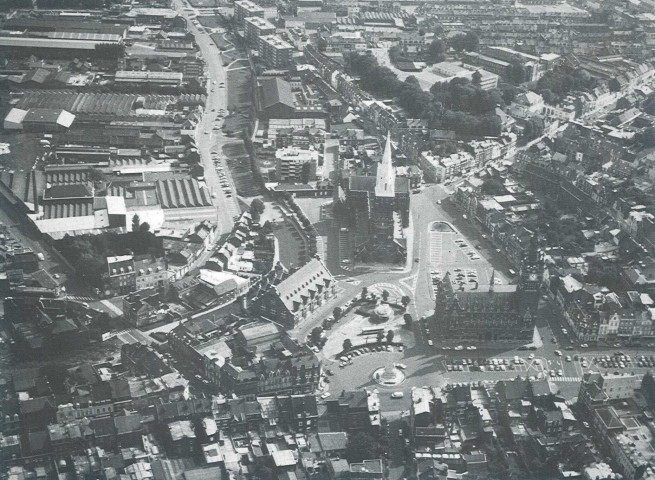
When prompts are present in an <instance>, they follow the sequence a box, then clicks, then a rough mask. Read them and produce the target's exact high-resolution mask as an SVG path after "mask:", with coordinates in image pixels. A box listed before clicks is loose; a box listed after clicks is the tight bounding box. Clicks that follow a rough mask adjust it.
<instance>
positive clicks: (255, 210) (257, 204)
mask: <svg viewBox="0 0 655 480" xmlns="http://www.w3.org/2000/svg"><path fill="white" fill-rule="evenodd" d="M264 208H265V207H264V202H262V201H261V200H260V199H259V198H255V199H253V201H252V202H250V208H249V209H248V211H249V212H250V215H252V219H253V221H254V222H259V219H260V218H261V216H262V213H264Z"/></svg>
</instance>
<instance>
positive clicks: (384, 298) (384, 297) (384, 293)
mask: <svg viewBox="0 0 655 480" xmlns="http://www.w3.org/2000/svg"><path fill="white" fill-rule="evenodd" d="M388 299H389V291H388V290H382V301H383V302H386V301H387V300H388Z"/></svg>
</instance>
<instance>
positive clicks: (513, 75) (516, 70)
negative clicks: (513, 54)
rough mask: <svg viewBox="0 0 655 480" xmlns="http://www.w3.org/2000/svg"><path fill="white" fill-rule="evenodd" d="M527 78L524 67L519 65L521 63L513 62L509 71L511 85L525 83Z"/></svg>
mask: <svg viewBox="0 0 655 480" xmlns="http://www.w3.org/2000/svg"><path fill="white" fill-rule="evenodd" d="M526 77H527V74H526V71H525V67H524V66H523V65H521V62H518V61H514V62H512V65H511V67H510V70H509V80H510V82H512V83H515V84H517V85H518V84H519V83H523V82H525V80H526Z"/></svg>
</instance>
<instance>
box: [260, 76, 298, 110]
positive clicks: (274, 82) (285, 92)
mask: <svg viewBox="0 0 655 480" xmlns="http://www.w3.org/2000/svg"><path fill="white" fill-rule="evenodd" d="M261 98H262V108H263V109H266V108H269V107H272V106H274V105H277V104H278V103H281V104H283V105H286V106H288V107H289V108H294V96H293V93H292V91H291V84H290V83H289V82H287V81H286V80H283V79H281V78H279V77H272V78H264V79H262V81H261Z"/></svg>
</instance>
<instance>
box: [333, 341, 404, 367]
mask: <svg viewBox="0 0 655 480" xmlns="http://www.w3.org/2000/svg"><path fill="white" fill-rule="evenodd" d="M396 348H398V351H399V352H402V351H403V350H404V348H403V346H402V345H399V346H398V347H396ZM385 351H386V352H393V347H392V346H391V345H370V346H368V347H361V348H358V349H356V350H351V351H350V353H348V355H342V356H341V358H340V359H339V367H341V368H343V367H345V366H346V365H352V363H353V358H355V357H359V356H360V355H365V354H367V353H375V352H385ZM398 365H402V364H396V366H398ZM403 368H404V366H403Z"/></svg>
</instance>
